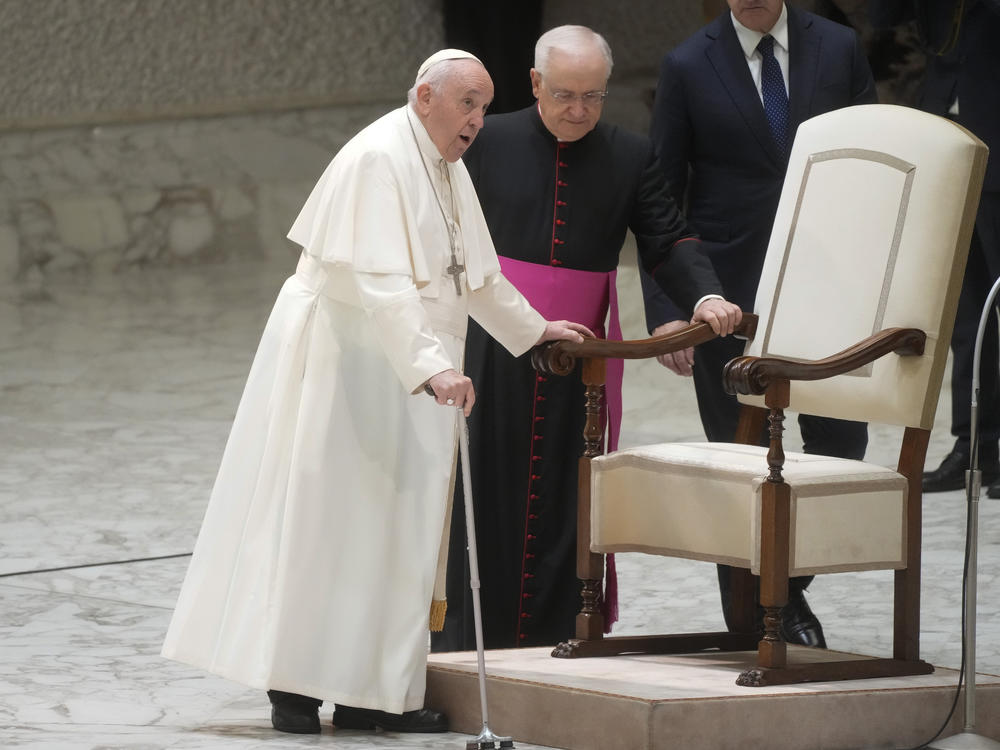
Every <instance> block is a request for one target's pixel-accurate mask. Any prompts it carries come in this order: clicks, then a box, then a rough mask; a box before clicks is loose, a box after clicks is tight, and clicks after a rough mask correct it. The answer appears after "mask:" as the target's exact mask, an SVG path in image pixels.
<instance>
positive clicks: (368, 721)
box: [333, 703, 448, 732]
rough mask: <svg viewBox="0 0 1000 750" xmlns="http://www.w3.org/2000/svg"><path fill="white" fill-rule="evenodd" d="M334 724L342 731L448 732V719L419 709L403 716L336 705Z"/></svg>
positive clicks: (426, 709) (438, 713)
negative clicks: (377, 729)
mask: <svg viewBox="0 0 1000 750" xmlns="http://www.w3.org/2000/svg"><path fill="white" fill-rule="evenodd" d="M333 724H334V726H336V727H339V728H340V729H375V728H376V727H377V728H379V729H384V730H385V731H387V732H447V731H448V717H447V716H445V715H444V714H443V713H441V712H440V711H432V710H431V709H429V708H419V709H417V710H416V711H405V712H403V713H401V714H389V713H386V712H385V711H376V710H374V709H371V708H354V707H353V706H342V705H340V704H339V703H338V704H336V708H335V709H334V711H333Z"/></svg>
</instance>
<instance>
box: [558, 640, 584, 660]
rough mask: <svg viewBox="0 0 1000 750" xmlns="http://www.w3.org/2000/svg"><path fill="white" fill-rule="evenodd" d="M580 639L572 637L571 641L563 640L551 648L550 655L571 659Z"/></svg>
mask: <svg viewBox="0 0 1000 750" xmlns="http://www.w3.org/2000/svg"><path fill="white" fill-rule="evenodd" d="M579 644H580V641H578V640H576V639H573V640H571V641H563V642H562V643H560V644H559V645H558V646H556V647H555V648H554V649H552V655H553V656H554V657H556V658H557V659H572V658H574V657H575V656H576V652H577V647H578V646H579Z"/></svg>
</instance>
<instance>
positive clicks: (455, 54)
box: [414, 49, 483, 83]
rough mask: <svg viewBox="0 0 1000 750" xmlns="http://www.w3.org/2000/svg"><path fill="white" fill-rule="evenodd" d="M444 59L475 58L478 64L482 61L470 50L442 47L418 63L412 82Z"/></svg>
mask: <svg viewBox="0 0 1000 750" xmlns="http://www.w3.org/2000/svg"><path fill="white" fill-rule="evenodd" d="M445 60H475V61H476V62H477V63H479V64H480V65H482V64H483V61H482V60H480V59H479V58H478V57H476V56H475V55H474V54H472V53H471V52H466V51H465V50H460V49H442V50H438V51H437V52H435V53H434V54H433V55H431V56H430V57H428V58H427V59H426V60H424V61H423V62H422V63H420V68H419V69H418V70H417V77H416V78H415V79H414V83H416V82H417V81H419V80H420V79H421V78H423V76H424V75H425V74H426V73H427V71H428V70H430V69H431V68H432V67H434V66H435V65H437V64H438V63H439V62H444V61H445Z"/></svg>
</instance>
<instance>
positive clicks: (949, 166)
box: [740, 104, 986, 429]
mask: <svg viewBox="0 0 1000 750" xmlns="http://www.w3.org/2000/svg"><path fill="white" fill-rule="evenodd" d="M985 164H986V149H985V146H984V145H983V144H982V142H981V141H979V139H977V138H976V137H975V136H973V135H972V134H970V133H969V132H968V131H966V130H965V129H964V128H961V127H960V126H958V125H955V124H954V123H951V122H949V121H948V120H945V119H942V118H940V117H935V116H933V115H929V114H927V113H924V112H921V111H919V110H915V109H911V108H907V107H898V106H893V105H880V104H873V105H864V106H857V107H848V108H845V109H841V110H837V111H835V112H830V113H828V114H825V115H821V116H819V117H815V118H813V119H811V120H808V121H806V122H804V123H803V124H802V125H801V126H800V127H799V129H798V132H797V133H796V136H795V143H794V146H793V148H792V153H791V157H790V161H789V166H788V172H787V175H786V177H785V187H784V190H783V192H782V194H781V200H780V203H779V206H778V212H777V216H776V217H775V222H774V228H773V230H772V233H771V242H770V245H769V247H768V252H767V258H766V260H765V263H764V268H763V273H762V275H761V280H760V285H759V287H758V291H757V299H756V304H755V309H754V312H756V313H757V314H758V315H759V316H760V322H759V325H758V328H757V335H756V337H755V338H754V339H753V340H752V341H751V342H749V343H748V346H747V349H746V354H747V355H752V356H763V357H781V358H784V359H792V360H795V359H810V360H815V359H821V358H823V357H827V356H830V355H832V354H836V353H838V352H840V351H842V350H844V349H845V348H847V347H849V346H851V345H852V344H854V343H855V342H858V341H861V340H863V339H864V338H865V337H866V336H870V335H872V334H873V333H875V332H877V331H880V330H884V329H887V328H892V327H895V326H900V327H912V328H918V329H921V330H923V331H925V332H926V334H927V343H926V347H925V351H924V354H923V355H922V356H919V357H882V358H880V359H878V360H876V361H875V362H874V363H872V364H871V365H868V366H866V367H863V368H861V369H859V370H857V371H854V372H851V373H848V374H846V375H840V376H838V377H834V378H830V379H827V380H821V381H814V382H793V383H792V385H791V395H790V405H789V408H790V409H792V410H793V411H798V412H805V413H808V414H815V415H819V416H834V417H840V418H843V419H855V420H859V421H866V422H881V423H885V424H892V425H900V426H909V427H920V428H924V429H929V428H930V427H931V426H932V425H933V421H934V411H935V408H936V406H937V398H938V393H939V391H940V388H941V380H942V375H943V371H944V367H945V360H946V357H947V354H948V343H949V340H950V338H951V329H952V323H953V320H954V313H955V308H956V305H957V304H958V294H959V290H960V288H961V284H962V275H963V270H964V267H965V254H966V252H967V248H968V246H969V237H970V234H971V231H972V227H973V221H972V217H974V215H975V212H976V208H977V205H978V200H979V185H980V184H981V181H982V174H983V171H984V170H985ZM970 177H971V179H970ZM740 400H741V401H742V402H743V403H748V404H753V405H757V406H762V405H763V397H753V396H740Z"/></svg>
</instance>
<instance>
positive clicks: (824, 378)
mask: <svg viewBox="0 0 1000 750" xmlns="http://www.w3.org/2000/svg"><path fill="white" fill-rule="evenodd" d="M986 153H987V151H986V147H985V146H984V145H983V144H982V142H981V141H979V140H978V139H977V138H975V137H974V136H972V135H971V134H970V133H968V132H967V131H965V130H964V129H963V128H961V127H959V126H957V125H955V124H953V123H951V122H949V121H947V120H945V119H942V118H938V117H935V116H932V115H929V114H926V113H923V112H920V111H918V110H913V109H908V108H904V107H896V106H890V105H868V106H858V107H850V108H847V109H842V110H838V111H836V112H831V113H828V114H825V115H821V116H819V117H816V118H813V119H812V120H809V121H807V122H805V123H803V125H802V126H801V127H800V128H799V130H798V133H797V135H796V139H795V143H794V146H793V149H792V153H791V157H790V162H789V167H788V172H787V175H786V178H785V183H784V189H783V191H782V195H781V200H780V203H779V207H778V212H777V216H776V219H775V224H774V228H773V231H772V234H771V240H770V244H769V247H768V252H767V257H766V260H765V264H764V269H763V273H762V277H761V282H760V286H759V288H758V294H757V299H756V304H755V309H754V313H755V315H751V314H747V315H746V320H745V321H744V325H743V329H742V333H743V334H745V335H747V336H748V337H750V339H751V340H750V341H749V342H748V344H747V347H746V351H745V356H743V357H739V358H737V359H734V360H733V361H731V362H730V363H729V364H728V365H727V366H726V369H725V373H724V387H725V388H726V389H727V390H728V391H729V392H730V393H736V394H738V397H739V399H740V401H741V403H742V404H743V405H744V406H743V407H742V409H743V411H742V416H741V421H740V427H739V434H738V435H737V436H736V440H735V442H734V443H689V444H659V445H650V446H642V447H638V448H632V449H628V450H620V451H617V452H615V453H613V454H609V455H606V456H601V455H599V454H600V440H601V423H600V401H601V386H602V384H603V381H604V370H605V360H607V359H608V358H613V357H621V358H628V359H633V358H646V357H652V356H656V355H658V354H663V353H666V352H670V351H677V350H679V349H682V348H684V347H686V346H691V345H696V344H697V343H699V342H702V341H705V340H707V339H709V338H711V337H712V335H713V334H712V333H711V330H710V329H708V327H707V326H705V325H704V324H699V325H694V326H690V327H689V328H687V329H685V330H683V331H681V332H679V333H676V334H673V335H671V336H666V337H660V338H655V339H647V340H644V341H638V342H607V341H586V342H584V343H582V344H573V343H569V342H558V343H555V344H549V345H546V346H544V347H540V348H539V349H538V350H536V351H535V354H534V358H535V363H536V367H538V368H539V369H542V370H545V371H548V372H552V373H556V374H567V373H568V372H570V370H571V369H572V367H573V364H574V363H575V361H576V360H577V359H582V360H583V367H582V373H583V375H582V376H583V378H584V382H585V384H586V386H587V399H586V404H585V408H586V411H587V426H586V430H585V435H584V437H585V441H586V444H585V453H584V455H583V457H582V458H581V460H580V472H579V477H580V479H579V514H578V524H579V527H578V534H579V537H578V545H577V547H578V550H577V551H578V554H577V565H578V576H579V578H580V579H581V582H582V586H583V608H582V610H581V612H580V614H579V615H578V617H577V625H576V636H577V637H576V639H574V640H571V641H569V642H568V643H565V644H560V646H558V647H557V648H556V650H555V651H554V652H553V655H554V656H560V657H568V658H572V657H583V656H607V655H614V654H623V653H686V652H692V651H699V650H703V649H721V650H753V649H756V650H757V666H756V668H753V669H750V670H747V671H746V672H744V673H743V674H741V675H740V677H739V679H738V680H737V683H738V684H741V685H748V686H756V685H774V684H784V683H795V682H810V681H817V680H823V681H827V680H841V679H857V678H865V677H882V676H897V675H910V674H924V673H928V672H931V671H932V670H933V667H931V666H930V665H929V664H927V663H925V662H923V661H921V660H920V655H919V635H920V620H919V616H920V535H921V475H922V472H923V466H924V457H925V453H926V449H927V442H928V437H929V434H930V428H931V426H932V424H933V420H934V413H935V409H936V405H937V399H938V395H939V392H940V389H941V381H942V375H943V371H944V368H945V362H946V358H947V354H948V343H949V340H950V337H951V330H952V325H953V321H954V315H955V309H956V305H957V302H958V295H959V290H960V287H961V282H962V276H963V271H964V267H965V258H966V254H967V252H968V246H969V240H970V237H971V233H972V229H973V223H974V220H975V215H976V208H977V205H978V201H979V192H980V189H981V186H982V180H983V174H984V171H985V164H986ZM665 377H666V375H665ZM789 408H790V409H793V410H795V411H797V412H804V413H807V414H815V415H819V416H829V417H839V418H842V419H853V420H860V421H866V422H870V423H885V424H890V425H896V426H901V427H903V428H905V429H904V430H903V432H902V441H901V445H900V449H899V459H898V463H897V465H896V468H895V470H892V469H889V468H885V467H881V466H875V465H872V464H868V463H865V462H861V461H851V460H847V459H837V458H827V457H824V456H816V455H807V454H801V453H791V452H789V453H786V452H785V451H784V448H783V446H782V438H781V435H782V430H783V428H782V421H783V419H784V410H785V409H789ZM765 417H766V418H767V419H768V420H769V422H770V430H769V436H770V438H769V440H770V444H769V446H768V447H760V446H759V445H758V444H757V443H758V442H759V436H760V435H761V434H763V428H764V419H765ZM636 551H638V552H645V553H649V554H657V555H667V556H673V557H684V558H689V559H695V560H705V561H709V562H714V563H723V564H727V565H731V566H736V567H737V568H740V569H742V572H743V574H742V575H741V576H739V577H738V579H737V581H736V583H737V584H738V585H737V587H736V590H735V592H734V609H735V611H736V618H737V623H738V627H737V628H736V629H735V630H736V632H719V633H687V634H675V635H664V636H633V637H604V636H603V621H602V616H601V612H600V606H599V605H600V601H599V600H600V596H601V593H600V590H601V589H600V584H601V575H602V570H603V556H604V553H608V552H615V553H622V552H636ZM877 569H892V570H895V571H896V572H895V588H894V618H893V621H894V638H893V653H892V656H891V658H871V659H868V658H853V659H846V660H845V659H844V658H843V657H842V656H841V657H840V658H836V657H835V655H834V654H831V653H828V652H822V651H820V652H819V654H817V653H816V651H819V650H814V649H809V650H808V652H807V651H806V650H805V649H802V650H801V651H799V650H795V651H794V653H793V654H791V655H792V656H796V657H800V656H801V657H803V658H789V656H790V654H789V653H788V652H787V651H786V644H785V643H784V642H783V641H782V638H781V634H780V623H781V608H782V606H783V605H784V604H785V603H786V601H787V596H788V578H789V576H795V575H810V574H814V573H837V572H844V571H858V570H877ZM751 573H753V574H759V576H760V604H761V606H763V607H764V634H763V638H762V639H759V635H758V633H757V632H756V631H755V627H754V614H755V612H754V610H755V607H756V604H755V602H754V595H753V586H754V584H753V578H752V576H751ZM806 657H807V658H806ZM819 657H825V658H826V660H825V661H823V660H821V659H820V658H819Z"/></svg>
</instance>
